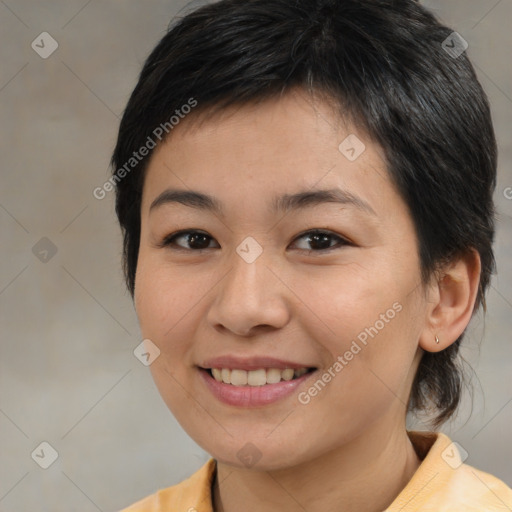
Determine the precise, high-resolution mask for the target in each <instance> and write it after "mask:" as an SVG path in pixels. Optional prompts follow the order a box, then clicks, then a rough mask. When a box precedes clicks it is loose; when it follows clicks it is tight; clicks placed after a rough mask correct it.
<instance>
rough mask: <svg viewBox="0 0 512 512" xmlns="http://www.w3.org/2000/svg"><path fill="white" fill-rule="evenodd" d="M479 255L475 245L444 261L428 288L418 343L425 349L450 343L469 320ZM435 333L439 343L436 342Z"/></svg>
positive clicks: (433, 350) (430, 350)
mask: <svg viewBox="0 0 512 512" xmlns="http://www.w3.org/2000/svg"><path fill="white" fill-rule="evenodd" d="M480 270H481V262H480V255H479V254H478V252H477V251H476V250H474V249H471V250H470V251H468V252H467V253H466V254H465V255H463V256H460V257H459V258H457V259H456V260H454V261H453V262H451V263H449V264H448V265H446V266H445V267H444V268H443V269H442V271H441V272H440V273H439V275H438V276H437V277H436V278H434V280H433V282H432V284H431V286H430V288H429V290H428V294H429V298H428V309H427V312H426V314H427V318H426V322H425V328H424V330H423V331H422V333H421V335H420V339H419V345H420V347H421V348H422V349H423V350H426V351H427V352H440V351H441V350H444V349H445V348H446V347H448V346H450V345H451V344H452V343H453V342H454V341H456V340H457V338H458V337H459V336H460V335H461V334H462V332H463V331H464V329H465V328H466V327H467V325H468V324H469V321H470V320H471V316H472V314H473V309H474V305H475V300H476V297H477V293H478V289H479V284H480ZM436 336H437V339H438V340H439V343H436Z"/></svg>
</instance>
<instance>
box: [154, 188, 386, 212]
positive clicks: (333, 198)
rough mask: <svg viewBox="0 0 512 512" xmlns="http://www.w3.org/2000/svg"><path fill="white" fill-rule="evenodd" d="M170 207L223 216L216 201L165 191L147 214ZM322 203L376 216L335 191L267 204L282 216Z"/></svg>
mask: <svg viewBox="0 0 512 512" xmlns="http://www.w3.org/2000/svg"><path fill="white" fill-rule="evenodd" d="M170 203H180V204H183V205H185V206H188V207H190V208H196V209H199V210H204V211H210V212H213V213H216V214H218V215H219V216H223V213H222V204H221V202H220V201H219V200H218V199H216V198H215V197H212V196H210V195H208V194H203V193H202V192H197V191H195V190H179V189H166V190H164V191H163V192H162V193H161V194H160V195H159V196H158V197H157V198H156V199H155V200H154V201H153V202H152V203H151V206H150V207H149V211H150V212H151V211H152V210H154V209H155V208H158V207H159V206H162V205H164V204H170ZM324 203H338V204H343V205H350V206H353V207H355V208H357V209H358V210H361V211H362V212H365V213H369V214H371V215H377V214H376V213H375V210H374V209H373V208H372V207H371V206H370V205H369V204H368V203H367V202H366V201H365V200H364V199H362V198H360V197H359V196H356V195H354V194H352V193H351V192H348V191H346V190H342V189H338V188H334V189H325V190H306V191H303V192H297V193H295V194H283V195H281V196H279V197H275V198H274V199H273V200H272V201H271V203H270V208H271V211H272V212H273V213H280V212H283V213H285V212H289V211H291V210H299V209H303V208H310V207H314V206H318V205H321V204H324Z"/></svg>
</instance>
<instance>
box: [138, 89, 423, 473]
mask: <svg viewBox="0 0 512 512" xmlns="http://www.w3.org/2000/svg"><path fill="white" fill-rule="evenodd" d="M227 113H229V115H226V114H227ZM189 121H190V120H189V119H187V118H185V119H184V120H182V121H181V122H180V124H179V125H178V126H176V127H175V128H174V130H173V132H172V134H171V137H170V138H169V139H168V141H167V142H166V143H165V144H162V145H161V146H160V147H158V148H157V149H156V150H155V153H154V155H153V156H152V159H151V162H150V164H149V167H148V169H147V175H146V178H145V183H144V192H143V199H142V209H141V239H140V250H139V259H138V266H137V274H136V286H135V305H136V310H137V314H138V317H139V321H140V326H141V331H142V335H143V337H144V338H146V339H149V340H151V343H152V344H154V345H156V347H158V349H159V351H160V355H159V356H158V357H157V358H156V359H155V360H154V362H152V364H151V366H150V368H151V372H152V375H153V377H154V379H155V382H156V384H157V387H158V389H159V391H160V393H161V395H162V397H163V398H164V400H165V402H166V403H167V405H168V407H169V408H170V409H171V411H172V413H173V414H174V415H175V416H176V418H177V420H178V421H179V423H180V424H181V425H182V427H183V428H184V429H185V430H186V431H187V433H188V434H189V435H190V436H191V437H192V438H193V439H194V440H195V441H196V442H197V443H198V444H199V445H201V446H202V447H203V448H204V449H205V450H206V451H207V452H209V453H210V454H211V455H212V456H214V457H215V458H216V459H218V460H219V461H221V462H224V463H226V464H231V465H234V466H238V467H244V465H245V466H251V465H252V464H253V463H255V462H257V463H258V467H259V468H262V469H277V468H284V467H289V466H292V465H296V464H300V463H303V462H306V461H308V460H312V459H314V458H316V457H318V456H321V455H322V454H324V453H326V452H328V451H332V450H335V449H341V450H342V449H343V448H344V447H347V446H349V445H350V443H352V442H354V441H356V439H358V438H360V436H364V434H365V433H366V434H368V433H369V432H370V431H372V432H373V433H375V432H379V433H380V434H381V435H385V436H388V435H389V433H390V432H391V431H396V429H404V418H405V409H406V406H405V404H406V403H407V399H408V394H409V391H410V388H411V385H412V380H413V377H414V373H415V370H416V368H417V365H418V361H419V355H420V349H419V348H418V341H419V338H420V336H421V335H423V334H424V331H425V330H426V329H427V327H426V311H427V307H428V304H427V300H426V299H425V294H424V290H423V288H422V287H421V285H420V267H419V259H418V252H417V246H416V236H415V231H414V227H413V223H412V220H411V217H410V215H409V213H408V210H407V207H406V205H405V203H404V201H403V200H402V199H401V198H400V196H399V195H398V193H397V191H396V190H395V188H394V186H393V185H392V183H391V181H390V179H389V177H388V174H387V172H386V168H385V164H384V160H383V157H382V153H381V151H380V149H379V148H378V147H377V146H376V145H375V144H374V143H373V142H371V141H370V140H369V139H368V138H367V137H366V135H365V134H364V133H362V132H360V131H358V130H357V129H355V128H354V127H353V126H348V127H341V126H340V123H339V122H337V121H336V119H335V117H334V116H333V115H332V114H331V110H330V109H329V106H328V104H327V103H323V102H316V103H315V107H313V103H312V99H311V98H310V97H308V96H305V95H303V94H300V93H293V94H292V93H290V94H288V95H287V96H285V97H283V98H281V99H279V100H271V101H266V102H264V103H261V104H260V105H258V106H254V107H253V106H251V107H249V106H244V107H241V108H238V109H233V110H231V111H229V112H225V113H224V115H223V116H222V117H215V118H212V119H210V120H208V121H207V122H204V123H202V124H200V125H193V126H192V125H190V123H189ZM349 135H350V137H349ZM347 137H348V139H347ZM363 144H364V146H363ZM171 190H172V191H179V192H187V193H189V194H194V193H198V194H204V195H208V196H210V197H211V198H212V200H213V201H214V203H215V205H216V206H218V208H217V209H214V208H212V207H211V206H212V205H211V204H210V203H209V202H208V201H205V200H202V199H198V198H195V199H194V198H193V196H192V195H190V196H188V199H186V198H185V199H183V198H182V199H181V200H180V201H178V200H176V195H174V196H172V195H171V193H170V191H171ZM321 190H330V191H331V195H332V198H331V200H330V201H327V200H326V195H324V196H323V197H322V196H321V195H314V194H318V192H319V191H321ZM332 191H334V192H332ZM296 194H304V196H303V197H302V199H301V198H300V197H299V198H298V199H297V198H296V199H293V198H294V197H295V195H296ZM173 197H174V200H173ZM185 203H186V204H185ZM182 230H184V231H187V232H191V233H182V234H181V235H178V236H177V237H174V238H171V236H170V235H173V234H174V233H176V232H178V231H182ZM313 230H317V231H320V232H321V233H320V234H318V233H317V234H315V233H314V232H313V233H312V231H313ZM166 241H167V245H165V242H166ZM157 352H158V351H156V349H155V353H157ZM212 367H213V368H217V370H218V371H217V370H216V371H215V372H214V373H215V374H216V378H215V377H214V376H212V374H211V373H210V369H211V368H212ZM286 368H288V370H285V369H286ZM301 368H304V369H307V370H308V373H304V374H302V375H301V373H303V371H304V370H303V371H301V370H300V369H301ZM311 369H314V370H311ZM249 370H250V371H249ZM292 370H297V371H292ZM219 374H220V377H219ZM292 375H293V376H294V378H292V379H291V380H287V379H290V378H291V376H292ZM221 378H224V379H225V380H226V381H228V382H230V381H232V383H224V381H222V382H218V380H217V379H221ZM246 379H248V381H249V382H248V383H247V380H246ZM277 380H280V382H276V381H277ZM264 382H270V383H267V384H263V383H264Z"/></svg>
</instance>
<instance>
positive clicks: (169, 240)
mask: <svg viewBox="0 0 512 512" xmlns="http://www.w3.org/2000/svg"><path fill="white" fill-rule="evenodd" d="M190 234H199V235H203V236H205V237H207V238H210V239H211V240H213V238H212V237H210V235H208V234H206V233H203V232H202V231H197V230H182V231H177V232H176V233H172V234H171V235H168V236H166V237H165V238H164V239H163V240H162V242H160V243H159V244H158V247H160V248H170V249H172V250H175V251H187V252H190V251H192V252H197V253H202V252H203V251H207V250H208V249H213V247H208V248H205V249H187V248H184V247H180V246H177V245H176V244H175V240H176V239H177V238H180V237H182V236H183V235H190ZM307 235H308V236H309V237H313V236H315V235H327V236H328V237H331V238H333V239H337V240H338V243H337V244H336V245H334V246H332V247H328V248H326V249H318V250H314V249H310V250H308V249H299V251H300V252H303V253H307V254H311V253H324V254H325V253H327V252H331V251H332V250H334V249H341V248H342V247H343V246H348V245H353V244H352V243H351V242H350V241H349V240H347V239H346V238H343V237H341V236H340V235H337V234H335V233H332V232H330V231H327V230H322V229H311V230H309V231H305V232H303V233H301V234H300V235H298V236H297V237H296V238H295V239H294V242H295V240H298V239H300V238H304V237H306V236H307Z"/></svg>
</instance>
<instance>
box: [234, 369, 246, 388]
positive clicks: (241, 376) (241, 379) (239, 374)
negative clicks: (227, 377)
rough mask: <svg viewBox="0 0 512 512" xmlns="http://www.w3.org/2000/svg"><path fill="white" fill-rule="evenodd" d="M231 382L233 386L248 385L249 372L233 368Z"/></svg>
mask: <svg viewBox="0 0 512 512" xmlns="http://www.w3.org/2000/svg"><path fill="white" fill-rule="evenodd" d="M231 384H233V386H246V385H247V372H246V371H245V370H231Z"/></svg>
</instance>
